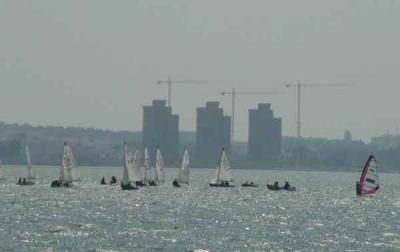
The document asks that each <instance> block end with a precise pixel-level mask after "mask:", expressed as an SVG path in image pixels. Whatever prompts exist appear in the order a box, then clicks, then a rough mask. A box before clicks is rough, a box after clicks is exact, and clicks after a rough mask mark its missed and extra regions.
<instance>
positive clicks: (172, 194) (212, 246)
mask: <svg viewBox="0 0 400 252" xmlns="http://www.w3.org/2000/svg"><path fill="white" fill-rule="evenodd" d="M80 169H81V176H82V177H83V178H84V179H85V181H81V182H77V183H75V184H74V187H73V188H50V187H49V184H50V182H51V180H53V179H55V178H57V176H58V167H35V173H36V176H37V178H38V179H37V180H38V183H37V184H36V185H34V186H26V187H24V186H17V185H15V182H16V179H17V177H18V176H24V175H25V173H26V172H25V168H24V167H14V166H6V167H3V171H4V174H5V176H6V178H7V181H5V182H0V251H190V250H195V249H207V250H209V251H400V193H399V192H400V183H399V180H400V175H398V174H381V176H380V183H381V190H380V191H379V193H378V194H377V195H376V196H374V197H366V198H356V197H355V181H356V179H357V178H358V176H359V175H358V174H355V173H339V172H290V171H287V172H284V171H261V170H248V171H247V170H233V172H232V174H233V177H234V179H235V183H236V185H239V184H240V183H241V182H242V181H244V180H246V179H247V180H252V181H254V182H256V183H258V184H260V187H259V188H242V187H236V188H210V187H208V184H207V181H208V178H209V177H210V175H211V174H212V173H213V171H212V170H207V169H194V170H192V184H191V185H190V186H183V187H182V188H174V187H172V185H171V180H172V179H173V178H174V177H175V176H176V174H177V169H166V176H167V181H168V182H166V183H165V184H164V185H161V186H158V187H150V188H143V189H140V190H137V191H121V190H120V189H119V187H118V186H100V185H99V181H100V179H101V177H102V176H106V177H108V178H109V177H110V176H111V175H117V176H119V177H120V176H121V173H122V169H121V168H80ZM274 180H279V181H281V182H282V183H283V182H284V181H286V180H288V181H289V182H291V184H292V185H294V186H296V187H297V189H298V191H297V192H284V191H279V192H274V191H269V190H267V188H266V187H265V184H266V183H272V182H273V181H274Z"/></svg>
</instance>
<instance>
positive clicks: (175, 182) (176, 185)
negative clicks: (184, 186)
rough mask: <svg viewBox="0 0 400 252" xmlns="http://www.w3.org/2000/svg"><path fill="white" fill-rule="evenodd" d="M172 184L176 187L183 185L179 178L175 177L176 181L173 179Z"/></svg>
mask: <svg viewBox="0 0 400 252" xmlns="http://www.w3.org/2000/svg"><path fill="white" fill-rule="evenodd" d="M172 185H173V186H175V187H181V185H180V184H179V182H178V179H174V181H172Z"/></svg>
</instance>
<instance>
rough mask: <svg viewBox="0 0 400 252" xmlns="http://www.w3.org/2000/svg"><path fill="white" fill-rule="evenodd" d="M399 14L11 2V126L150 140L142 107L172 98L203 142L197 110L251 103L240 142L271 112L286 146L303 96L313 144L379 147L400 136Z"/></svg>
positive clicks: (241, 109) (2, 20) (4, 57)
mask: <svg viewBox="0 0 400 252" xmlns="http://www.w3.org/2000/svg"><path fill="white" fill-rule="evenodd" d="M399 14H400V2H399V1H395V0H383V1H372V0H366V1H347V0H338V1H317V0H306V1H301V2H300V1H289V0H283V1H261V0H254V1H251V2H245V1H234V0H220V1H217V2H215V1H211V0H204V1H184V0H167V1H161V0H155V1H146V0H136V1H118V2H111V1H101V0H98V1H94V0H91V1H77V0H71V1H51V0H43V1H35V2H30V1H27V2H26V1H11V0H0V32H1V34H2V38H1V43H0V88H1V92H0V121H4V122H9V123H31V124H33V125H57V126H82V127H95V128H102V129H113V130H130V131H138V130H141V129H142V106H143V105H149V104H151V101H152V100H153V99H166V96H167V87H166V85H158V84H157V80H160V79H161V80H165V79H167V78H169V77H171V78H172V79H176V80H210V81H215V83H214V84H202V85H192V84H177V85H174V86H173V93H172V107H173V113H174V114H178V115H179V117H180V130H184V131H186V130H190V131H194V130H195V129H196V125H195V120H196V107H200V106H204V105H205V102H206V101H220V102H221V106H222V107H223V108H224V112H225V114H228V115H230V113H231V99H230V96H222V95H221V91H224V90H225V91H226V90H231V89H232V87H235V89H236V90H237V91H260V92H265V91H278V92H279V91H280V92H284V94H281V95H271V96H263V95H260V96H253V95H252V96H238V97H237V104H236V112H237V113H236V131H237V132H236V136H237V139H239V140H247V130H248V109H251V108H255V107H256V106H257V103H265V102H267V103H271V104H272V108H273V110H274V113H275V116H277V117H282V120H283V134H284V135H289V136H294V135H295V133H296V91H295V89H293V88H290V89H288V88H285V87H284V84H287V83H296V82H297V81H298V80H301V81H302V82H304V83H307V82H312V83H342V84H354V85H355V86H353V87H348V88H340V87H329V88H322V87H321V88H304V89H303V93H302V94H303V95H302V99H303V103H302V119H303V121H302V122H303V123H302V129H303V130H302V133H303V136H306V137H308V136H311V137H327V138H342V137H343V134H344V132H345V130H347V129H349V130H350V131H351V132H352V134H353V138H354V139H362V140H365V141H369V139H370V137H372V136H378V135H383V134H385V133H400V129H399V127H400V113H399V109H398V108H399V107H400V99H399V93H400V86H399V84H398V83H399V79H400V78H399V73H398V72H399V69H400V50H399V45H400V30H399V29H398V24H399V23H400V15H399Z"/></svg>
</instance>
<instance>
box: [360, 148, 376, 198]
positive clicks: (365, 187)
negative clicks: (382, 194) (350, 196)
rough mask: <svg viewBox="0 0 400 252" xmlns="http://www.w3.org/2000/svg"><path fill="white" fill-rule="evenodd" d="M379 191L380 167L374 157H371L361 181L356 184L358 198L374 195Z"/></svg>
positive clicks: (363, 171)
mask: <svg viewBox="0 0 400 252" xmlns="http://www.w3.org/2000/svg"><path fill="white" fill-rule="evenodd" d="M378 190H379V176H378V166H377V165H376V160H375V158H374V156H372V155H370V156H369V158H368V160H367V162H366V163H365V165H364V168H363V170H362V172H361V177H360V180H359V181H357V182H356V195H357V196H358V197H362V196H367V195H372V194H375V193H376V192H377V191H378Z"/></svg>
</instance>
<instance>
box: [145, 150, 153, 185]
mask: <svg viewBox="0 0 400 252" xmlns="http://www.w3.org/2000/svg"><path fill="white" fill-rule="evenodd" d="M144 169H145V171H144V182H146V183H147V182H149V181H150V179H151V165H150V155H149V151H148V150H147V147H144Z"/></svg>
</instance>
